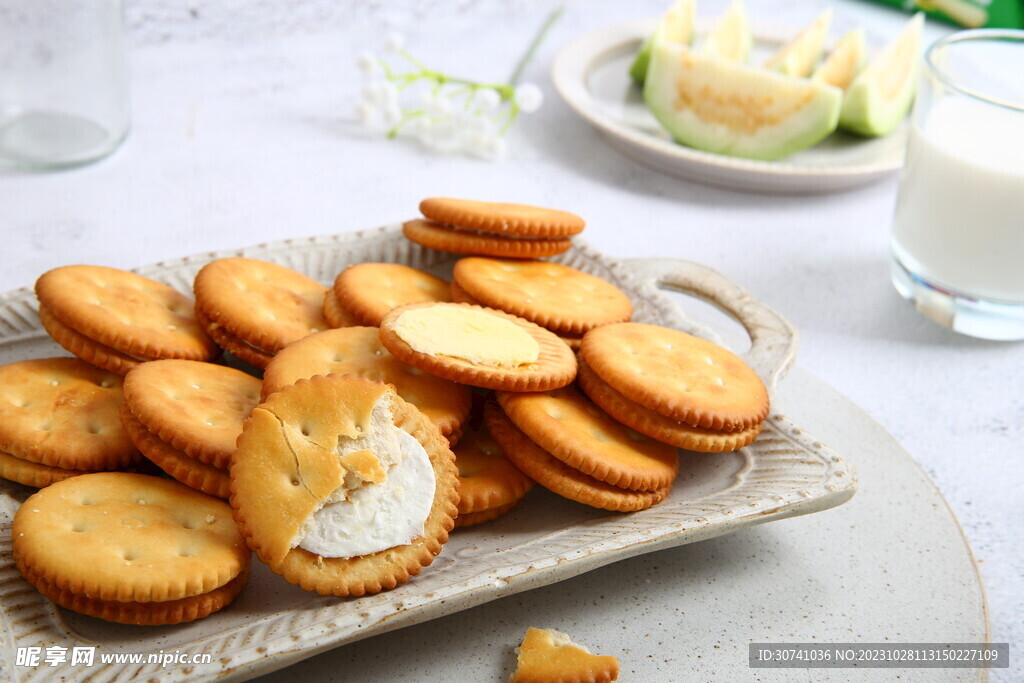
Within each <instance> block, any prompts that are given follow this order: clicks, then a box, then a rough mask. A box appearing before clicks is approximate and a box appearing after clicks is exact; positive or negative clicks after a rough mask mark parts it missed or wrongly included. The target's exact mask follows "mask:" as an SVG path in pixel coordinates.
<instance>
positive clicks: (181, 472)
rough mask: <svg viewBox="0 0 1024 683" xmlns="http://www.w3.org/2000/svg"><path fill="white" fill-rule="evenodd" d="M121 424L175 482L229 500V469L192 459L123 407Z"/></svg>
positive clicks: (136, 445) (136, 443)
mask: <svg viewBox="0 0 1024 683" xmlns="http://www.w3.org/2000/svg"><path fill="white" fill-rule="evenodd" d="M121 425H122V426H123V427H124V430H125V432H127V434H128V436H129V437H130V438H131V440H132V443H134V444H135V447H136V448H138V449H139V451H140V452H141V453H142V454H143V455H144V456H146V458H147V459H148V460H149V461H150V462H151V463H153V464H154V465H156V466H157V467H158V468H160V469H161V470H162V471H163V472H164V473H166V474H167V475H168V476H170V477H171V478H173V479H177V480H178V481H180V482H181V483H182V484H184V485H185V486H188V487H189V488H192V489H195V490H196V491H202V492H203V493H205V494H207V495H210V496H215V497H217V498H223V499H224V500H227V498H228V496H229V495H231V491H230V483H231V482H230V480H229V479H228V473H227V471H226V470H223V469H218V468H216V467H213V466H211V465H207V464H206V463H203V462H200V461H198V460H196V459H195V458H191V457H189V456H188V455H187V454H186V453H185V452H184V451H180V450H178V449H176V448H174V446H172V445H171V444H169V443H167V442H166V441H161V440H160V438H159V437H158V436H156V435H155V434H153V433H152V432H151V431H149V430H148V429H146V426H145V425H143V424H142V423H141V422H139V421H138V419H137V418H136V417H135V416H134V415H132V411H131V410H129V409H128V404H124V405H122V406H121Z"/></svg>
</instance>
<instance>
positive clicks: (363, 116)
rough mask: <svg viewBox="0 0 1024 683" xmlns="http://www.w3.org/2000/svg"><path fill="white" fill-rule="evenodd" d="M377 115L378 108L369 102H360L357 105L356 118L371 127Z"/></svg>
mask: <svg viewBox="0 0 1024 683" xmlns="http://www.w3.org/2000/svg"><path fill="white" fill-rule="evenodd" d="M376 117H377V108H376V107H374V106H373V105H372V104H370V103H369V102H360V103H359V104H357V105H356V118H357V119H359V123H361V124H363V125H364V126H367V127H369V126H370V124H372V123H373V121H374V119H375V118H376Z"/></svg>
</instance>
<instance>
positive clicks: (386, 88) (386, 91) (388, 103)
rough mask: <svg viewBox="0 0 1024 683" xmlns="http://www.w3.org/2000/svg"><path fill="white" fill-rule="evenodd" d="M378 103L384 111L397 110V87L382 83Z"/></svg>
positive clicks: (392, 84)
mask: <svg viewBox="0 0 1024 683" xmlns="http://www.w3.org/2000/svg"><path fill="white" fill-rule="evenodd" d="M378 101H379V102H380V104H381V106H382V107H383V108H385V109H392V108H397V107H398V86H396V85H395V84H394V83H389V82H385V83H382V84H381V86H380V100H378Z"/></svg>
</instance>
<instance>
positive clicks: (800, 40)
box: [764, 9, 832, 76]
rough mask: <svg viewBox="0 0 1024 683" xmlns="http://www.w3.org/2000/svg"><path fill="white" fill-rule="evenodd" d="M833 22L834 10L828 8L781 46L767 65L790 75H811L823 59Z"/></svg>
mask: <svg viewBox="0 0 1024 683" xmlns="http://www.w3.org/2000/svg"><path fill="white" fill-rule="evenodd" d="M831 23H832V10H831V9H827V10H825V11H824V12H822V13H821V14H819V15H818V18H817V19H815V20H814V21H812V22H811V24H810V25H809V26H808V27H807V28H805V29H804V30H803V31H800V33H798V34H797V36H796V38H794V39H793V40H791V41H790V42H788V43H786V44H785V45H783V46H782V47H780V48H779V51H778V52H776V53H775V54H774V55H772V56H771V57H770V58H769V59H768V61H767V62H765V64H764V65H765V66H766V67H768V68H769V69H773V70H775V71H778V72H780V73H784V74H787V75H789V76H810V75H811V72H812V71H814V65H815V64H817V63H818V60H819V59H821V53H822V52H823V51H824V50H825V41H826V40H828V27H829V24H831Z"/></svg>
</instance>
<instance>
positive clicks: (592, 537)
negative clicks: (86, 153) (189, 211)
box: [0, 226, 856, 681]
mask: <svg viewBox="0 0 1024 683" xmlns="http://www.w3.org/2000/svg"><path fill="white" fill-rule="evenodd" d="M223 256H249V257H253V258H262V259H266V260H270V261H275V262H278V263H281V264H283V265H286V266H289V267H291V268H294V269H296V270H299V271H301V272H304V273H306V274H308V275H310V276H311V277H314V278H316V279H317V280H320V281H321V282H324V283H328V282H330V281H331V280H333V278H334V276H335V275H336V274H337V273H338V272H339V271H341V270H342V269H343V268H344V267H345V266H346V265H347V264H349V263H358V262H363V261H392V262H399V263H405V264H407V265H412V266H415V267H420V268H426V269H430V270H432V271H434V272H437V273H440V274H449V275H450V273H451V267H452V264H453V262H454V260H455V258H454V257H453V256H452V255H450V254H443V253H441V252H436V251H432V250H428V249H424V248H421V247H419V246H417V245H415V244H413V243H411V242H409V241H408V240H406V239H405V238H404V237H403V236H402V234H401V231H400V229H399V226H390V227H388V228H382V229H380V230H372V231H365V232H359V233H351V234H347V235H338V236H332V237H319V238H311V239H308V240H293V241H289V242H281V243H275V244H269V245H260V246H255V247H251V248H247V249H241V250H237V251H230V252H221V253H213V254H201V255H197V256H194V257H188V258H185V259H180V260H177V261H171V262H165V263H159V264H156V265H153V266H149V267H145V268H140V269H139V271H138V272H140V273H142V274H144V275H147V276H150V277H154V278H156V279H159V280H163V281H165V282H167V283H169V284H171V285H172V286H174V287H176V288H178V289H180V290H182V291H189V290H190V287H191V283H192V280H193V278H194V277H195V274H196V272H197V271H198V270H199V268H201V267H202V265H203V264H205V263H207V262H208V261H210V260H212V259H214V258H219V257H223ZM554 260H557V261H560V262H562V263H566V264H568V265H572V266H574V267H576V268H579V269H581V270H584V271H587V272H590V273H593V274H595V275H599V276H601V277H603V278H605V279H607V280H609V281H611V282H613V283H614V284H616V285H617V286H619V287H620V288H621V289H622V290H623V291H625V292H626V293H627V294H628V295H629V296H630V297H631V299H632V300H633V302H634V305H635V316H634V317H635V319H636V320H638V321H646V322H652V323H657V324H662V325H668V326H671V327H676V328H679V329H682V330H685V331H689V332H693V333H699V334H701V335H703V336H706V337H709V338H712V339H717V338H718V335H717V334H715V332H714V331H713V330H710V329H706V328H703V327H701V326H699V325H697V324H695V323H694V322H693V321H691V320H690V319H688V318H687V317H685V316H684V315H683V314H682V313H681V312H680V310H679V309H678V308H677V307H676V305H675V304H674V303H673V302H672V301H671V300H670V299H669V298H668V297H667V296H665V294H664V293H663V292H661V291H660V288H669V289H676V290H680V291H685V292H689V293H692V294H694V295H696V296H699V297H701V298H703V299H705V300H707V301H709V302H711V303H713V304H715V305H717V306H718V307H720V308H722V309H724V310H726V311H728V312H730V313H731V314H732V315H733V316H734V317H736V318H737V319H739V320H740V321H741V322H742V323H743V324H744V326H745V327H746V328H747V330H748V332H749V333H750V335H751V338H752V339H753V340H754V342H753V345H752V347H751V349H750V350H749V351H748V352H747V353H746V354H745V357H746V359H747V362H748V363H749V364H750V365H751V366H752V367H753V368H754V369H755V370H757V372H758V373H759V374H760V375H761V377H762V378H763V379H764V380H765V382H766V384H767V385H768V387H769V390H770V391H771V393H772V395H773V396H774V389H775V385H776V382H777V381H778V379H779V378H780V377H782V376H783V375H784V374H785V372H786V370H787V369H788V368H789V367H790V365H791V364H792V362H793V359H794V356H795V353H796V333H795V331H794V330H793V328H792V327H791V326H790V325H789V323H787V322H786V321H785V320H784V319H783V318H782V317H781V316H779V315H778V314H777V313H776V312H774V311H773V310H771V309H770V308H768V307H767V306H765V305H764V304H761V303H759V302H758V301H756V300H754V299H753V298H752V297H750V296H749V294H747V293H746V292H744V291H743V290H742V289H740V288H739V287H737V286H736V285H735V284H733V283H732V282H730V281H729V280H727V279H725V278H724V277H723V276H721V275H720V274H718V273H717V272H715V271H713V270H711V269H709V268H707V267H705V266H700V265H698V264H695V263H691V262H686V261H674V260H661V261H639V262H627V263H620V262H616V261H614V260H612V259H610V258H608V257H607V256H604V255H602V254H600V253H598V252H596V251H594V250H593V249H590V248H589V247H587V246H586V245H585V244H583V243H581V242H577V244H576V246H574V247H573V249H571V250H570V251H569V252H567V253H566V254H564V255H562V256H560V257H558V258H557V259H554ZM53 355H66V354H64V353H63V352H62V351H61V349H60V348H59V347H58V346H56V345H55V344H54V343H53V342H52V341H51V340H50V339H49V338H48V337H47V336H46V334H45V332H43V330H42V329H41V326H40V324H39V320H38V317H37V304H36V300H35V296H34V295H33V293H32V291H31V290H29V289H27V288H23V289H20V290H15V291H13V292H9V293H7V294H3V295H0V363H10V362H13V361H16V360H21V359H25V358H40V357H47V356H53ZM855 490H856V481H855V477H854V474H853V472H852V471H851V470H850V468H849V466H848V465H847V464H846V462H845V461H844V460H843V459H842V458H840V457H839V456H838V455H837V454H835V453H834V452H832V451H831V450H830V449H829V448H828V447H827V446H826V445H825V444H823V443H821V442H820V441H818V440H816V439H814V438H813V437H811V436H810V435H809V434H806V433H805V432H804V430H803V429H802V428H800V427H799V426H797V425H796V424H795V423H793V421H792V420H790V419H789V418H788V417H786V416H785V415H783V414H782V413H781V412H780V411H779V407H778V406H773V410H772V412H771V415H769V418H768V419H767V420H766V422H765V426H764V429H763V431H762V433H761V435H760V437H759V438H758V439H757V441H755V442H754V443H753V444H752V445H751V446H750V447H748V448H744V449H742V450H740V451H738V452H736V453H729V454H720V455H702V454H697V453H687V452H683V454H682V457H681V460H680V476H679V479H678V480H677V481H676V484H675V486H674V487H673V490H672V493H671V495H670V496H669V497H668V498H667V499H666V500H665V501H663V502H662V503H660V504H658V505H656V506H654V507H652V508H650V509H648V510H644V511H641V512H637V513H632V514H614V513H608V512H604V511H601V510H595V509H593V508H588V507H585V506H583V505H578V504H576V503H572V502H571V501H567V500H565V499H563V498H560V497H558V496H555V495H553V494H551V493H549V492H547V491H544V490H543V489H541V488H540V487H536V488H535V489H534V491H532V492H531V493H530V494H529V495H528V496H527V498H526V499H525V500H524V501H523V503H522V504H521V505H520V506H519V507H517V508H516V509H515V510H514V511H513V512H512V513H510V514H509V515H506V516H505V517H502V518H501V519H499V520H496V521H495V522H493V523H489V524H484V525H481V526H479V527H470V528H467V529H460V530H456V531H455V532H454V533H453V535H452V538H451V540H450V541H449V542H448V544H447V545H446V546H445V548H444V551H443V552H442V553H441V555H439V556H438V557H437V559H436V560H435V561H434V563H433V564H432V565H431V566H430V567H428V568H426V569H424V571H423V572H422V573H421V574H420V575H419V576H417V577H415V578H414V579H413V580H411V581H410V582H409V583H406V584H404V585H402V586H399V587H398V588H396V589H394V590H392V591H386V592H384V593H381V594H379V595H374V596H367V597H363V598H353V599H337V598H325V597H320V596H318V595H315V594H311V593H307V592H305V591H303V590H301V589H299V588H297V587H295V586H291V585H289V584H287V583H286V582H285V581H284V580H283V579H281V578H280V577H278V576H276V575H274V574H272V573H271V572H270V571H269V570H267V568H266V567H265V566H264V565H262V564H261V563H259V562H256V563H255V565H256V566H255V567H254V569H253V575H252V578H251V580H250V582H249V585H248V586H247V587H246V588H245V590H243V591H242V594H241V596H240V597H239V599H238V600H237V601H236V602H235V603H234V604H232V605H231V606H230V607H228V608H227V609H225V610H223V611H222V612H218V613H216V614H214V615H212V616H210V617H208V618H206V619H202V620H200V621H197V622H194V623H191V624H184V625H180V626H167V627H148V628H142V627H131V626H123V625H118V624H109V623H106V622H102V621H99V620H96V619H92V618H90V617H83V616H80V615H76V614H71V613H68V612H65V611H64V610H61V609H56V608H54V607H53V605H52V604H51V603H49V602H48V601H47V600H45V599H43V598H42V597H41V596H40V595H39V594H38V593H37V592H36V591H35V590H34V589H33V588H31V586H29V585H28V583H26V582H25V581H24V580H23V579H22V578H21V576H20V574H19V573H18V571H17V569H16V568H15V566H14V562H13V559H12V556H11V538H10V522H11V518H12V516H13V515H14V512H15V511H16V510H17V507H18V505H19V504H20V502H21V501H22V500H24V499H25V498H26V497H27V496H28V495H29V494H30V493H31V492H32V490H31V489H28V488H26V487H22V486H19V485H16V484H12V483H10V482H2V483H0V680H12V681H35V680H38V681H44V680H45V681H49V680H54V679H56V678H58V677H68V678H84V677H86V676H88V677H89V678H90V679H92V680H111V679H116V680H130V679H142V680H152V679H163V680H209V679H214V678H224V679H231V680H238V679H243V678H247V677H250V676H253V675H256V674H258V673H265V672H269V671H273V670H275V669H279V668H281V667H284V666H287V665H289V664H292V663H294V662H297V661H299V660H302V659H305V658H307V657H310V656H312V655H314V654H317V653H319V652H322V651H324V650H327V649H330V648H333V647H336V646H338V645H341V644H344V643H348V642H352V641H355V640H359V639H361V638H365V637H367V636H371V635H375V634H379V633H384V632H386V631H390V630H393V629H396V628H400V627H402V626H409V625H412V624H416V623H419V622H423V621H426V620H429V619H433V618H436V617H439V616H443V615H445V614H449V613H452V612H456V611H459V610H463V609H466V608H469V607H473V606H475V605H479V604H481V603H484V602H488V601H490V600H494V599H496V598H500V597H503V596H506V595H511V594H513V593H518V592H520V591H525V590H529V589H531V588H536V587H539V586H544V585H547V584H551V583H555V582H557V581H562V580H565V579H568V578H571V577H574V576H576V575H578V574H581V573H583V572H586V571H589V570H591V569H595V568H597V567H600V566H603V565H606V564H610V563H612V562H615V561H618V560H622V559H626V558H628V557H633V556H636V555H640V554H643V553H647V552H651V551H654V550H659V549H662V548H668V547H672V546H678V545H683V544H686V543H692V542H694V541H699V540H703V539H706V538H711V537H714V536H720V535H722V534H726V533H730V532H732V531H736V530H739V529H742V528H745V527H749V526H753V525H756V524H761V523H764V522H768V521H772V520H776V519H782V518H786V517H793V516H796V515H802V514H807V513H810V512H816V511H819V510H824V509H826V508H830V507H834V506H836V505H839V504H841V503H843V502H845V501H846V500H848V499H849V498H850V497H851V496H852V495H853V493H854V491H855ZM83 559H84V558H83ZM90 645H94V646H97V647H98V648H99V650H98V651H99V652H100V653H108V654H109V653H117V652H121V653H139V654H143V655H148V654H149V653H159V652H161V651H162V652H165V653H168V652H174V651H176V650H178V651H181V652H182V653H189V654H199V653H209V654H212V659H213V661H212V662H211V663H208V664H193V665H188V666H183V665H178V666H167V667H164V666H161V665H160V664H159V663H145V662H144V663H142V664H133V665H130V666H129V665H125V664H102V665H101V664H99V663H98V659H97V664H96V665H95V666H93V667H91V668H88V669H83V668H82V667H81V666H79V667H78V668H77V669H76V667H75V666H72V665H71V664H70V663H69V662H65V663H62V664H60V665H58V666H56V667H50V666H45V665H44V666H39V667H34V668H33V667H24V666H17V665H16V660H15V653H16V650H17V648H19V647H41V648H44V649H45V648H46V647H50V646H59V647H65V648H68V652H70V648H73V647H76V646H90Z"/></svg>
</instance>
